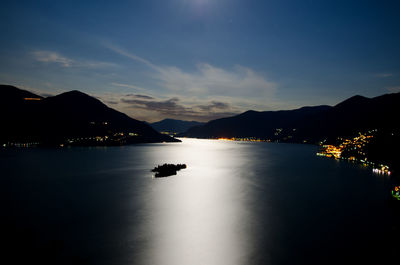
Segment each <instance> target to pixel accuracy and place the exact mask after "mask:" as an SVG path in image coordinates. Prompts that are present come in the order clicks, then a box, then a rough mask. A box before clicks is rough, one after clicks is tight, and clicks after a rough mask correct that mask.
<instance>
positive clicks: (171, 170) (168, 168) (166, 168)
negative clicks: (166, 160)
mask: <svg viewBox="0 0 400 265" xmlns="http://www.w3.org/2000/svg"><path fill="white" fill-rule="evenodd" d="M183 168H186V164H176V165H175V164H164V165H161V166H160V165H158V166H156V167H155V168H153V169H152V170H151V172H156V174H155V175H154V177H156V178H163V177H168V176H172V175H176V172H177V171H178V170H181V169H183Z"/></svg>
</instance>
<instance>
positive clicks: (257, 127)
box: [180, 93, 400, 143]
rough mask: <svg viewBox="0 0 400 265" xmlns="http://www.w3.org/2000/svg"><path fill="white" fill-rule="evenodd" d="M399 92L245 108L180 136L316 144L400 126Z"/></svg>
mask: <svg viewBox="0 0 400 265" xmlns="http://www.w3.org/2000/svg"><path fill="white" fill-rule="evenodd" d="M398 113H400V93H393V94H386V95H383V96H379V97H375V98H366V97H362V96H354V97H351V98H349V99H347V100H345V101H343V102H341V103H339V104H337V105H336V106H334V107H331V106H315V107H303V108H300V109H295V110H283V111H263V112H259V111H247V112H244V113H242V114H239V115H236V116H233V117H228V118H222V119H217V120H213V121H210V122H208V123H206V124H205V125H203V126H197V127H193V128H191V129H189V130H188V131H186V132H185V133H183V134H181V135H180V136H185V137H196V138H232V137H236V138H240V137H243V138H246V137H255V138H261V139H268V140H271V141H281V142H299V143H302V142H307V143H318V142H320V141H324V140H333V139H335V138H336V137H338V136H350V135H354V134H355V133H357V132H358V131H365V130H368V129H376V128H379V129H385V130H391V129H396V130H398V128H399V127H400V125H399V116H398V115H399V114H398Z"/></svg>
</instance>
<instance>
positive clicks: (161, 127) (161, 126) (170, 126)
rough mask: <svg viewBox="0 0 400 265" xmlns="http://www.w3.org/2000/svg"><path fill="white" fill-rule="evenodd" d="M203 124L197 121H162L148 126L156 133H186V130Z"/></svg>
mask: <svg viewBox="0 0 400 265" xmlns="http://www.w3.org/2000/svg"><path fill="white" fill-rule="evenodd" d="M203 124H204V122H198V121H182V120H174V119H164V120H161V121H158V122H153V123H151V124H150V125H151V127H153V128H154V129H156V130H157V131H158V132H169V133H182V132H186V131H187V130H188V129H190V128H192V127H194V126H199V125H203Z"/></svg>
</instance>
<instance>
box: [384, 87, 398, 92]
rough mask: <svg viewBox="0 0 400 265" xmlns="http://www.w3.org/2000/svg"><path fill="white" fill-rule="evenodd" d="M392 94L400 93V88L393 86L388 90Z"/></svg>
mask: <svg viewBox="0 0 400 265" xmlns="http://www.w3.org/2000/svg"><path fill="white" fill-rule="evenodd" d="M386 89H387V90H388V91H389V92H391V93H398V92H400V86H392V87H387V88H386Z"/></svg>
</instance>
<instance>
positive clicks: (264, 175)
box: [0, 139, 400, 265]
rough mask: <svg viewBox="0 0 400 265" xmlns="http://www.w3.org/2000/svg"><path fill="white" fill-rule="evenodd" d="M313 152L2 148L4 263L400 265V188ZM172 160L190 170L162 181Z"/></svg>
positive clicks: (240, 147)
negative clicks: (398, 201)
mask: <svg viewBox="0 0 400 265" xmlns="http://www.w3.org/2000/svg"><path fill="white" fill-rule="evenodd" d="M315 152H316V147H314V146H308V145H292V144H267V143H240V142H226V141H212V140H189V139H184V141H183V143H173V144H149V145H136V146H125V147H102V148H65V149H8V150H0V159H1V160H0V172H1V188H0V189H1V190H0V192H1V195H0V196H1V197H0V198H1V207H2V208H1V216H0V217H1V221H0V222H1V230H0V231H1V242H2V247H1V249H2V252H3V255H2V256H1V257H0V259H3V260H0V263H2V264H12V263H13V262H14V263H15V264H33V263H37V262H38V261H39V262H40V263H41V264H116V265H117V264H141V265H142V264H143V265H146V264H155V265H157V264H159V265H179V264H185V265H191V264H193V265H196V264H205V265H212V264H218V265H224V264H227V265H235V264H345V263H346V264H347V263H353V264H398V263H399V262H397V261H396V259H395V255H396V253H397V251H398V249H399V245H400V244H399V243H396V242H398V241H399V239H398V237H397V238H393V236H392V235H396V233H397V234H398V227H397V223H398V216H397V215H398V211H399V208H396V205H393V203H392V202H391V201H390V200H389V190H390V187H391V182H392V180H391V179H389V178H388V177H384V176H378V175H374V174H373V173H372V172H371V169H368V168H364V167H362V166H359V165H356V164H351V163H346V162H338V161H335V160H331V159H326V158H321V157H317V156H315ZM165 162H168V163H186V164H187V165H188V168H187V169H184V170H182V171H180V172H178V175H176V176H172V177H169V178H163V179H154V178H152V174H151V172H150V170H151V169H152V168H153V167H154V166H156V165H157V164H162V163H165ZM6 258H7V259H8V258H12V261H13V262H10V261H8V262H7V263H4V260H5V259H6Z"/></svg>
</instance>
